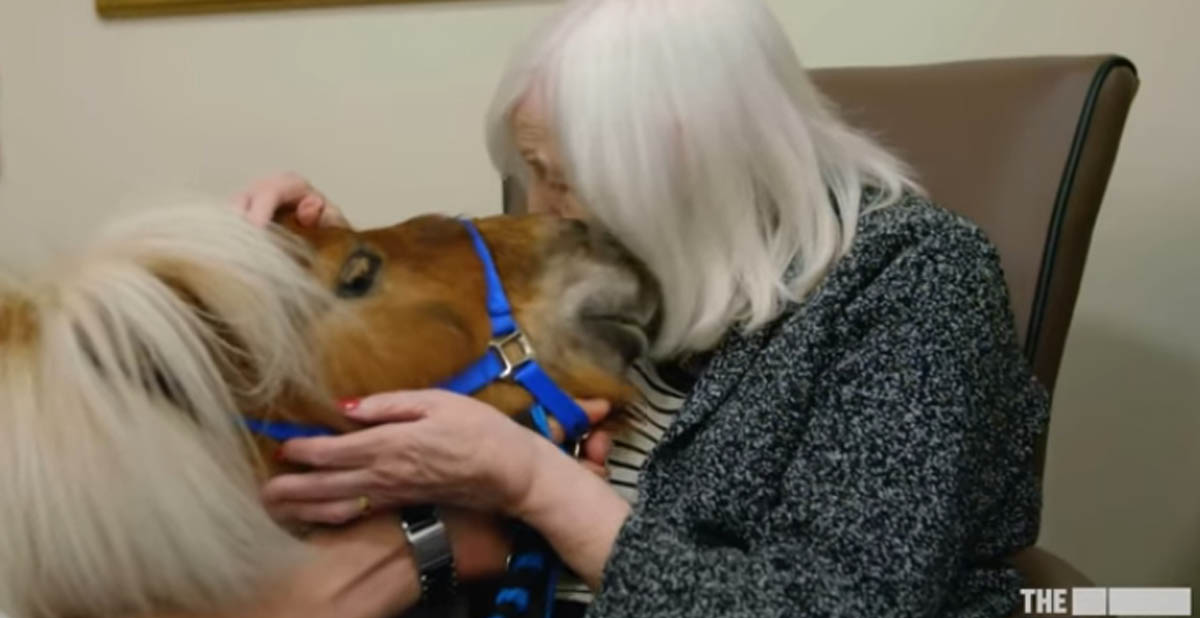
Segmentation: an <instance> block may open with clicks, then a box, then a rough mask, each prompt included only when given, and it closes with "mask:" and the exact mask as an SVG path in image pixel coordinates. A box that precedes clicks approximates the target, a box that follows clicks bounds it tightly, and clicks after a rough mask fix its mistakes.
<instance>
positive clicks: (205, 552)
mask: <svg viewBox="0 0 1200 618" xmlns="http://www.w3.org/2000/svg"><path fill="white" fill-rule="evenodd" d="M304 251H305V249H303V248H302V247H301V246H300V245H299V244H298V243H297V242H296V241H294V240H291V239H289V237H286V236H284V235H282V234H279V233H277V232H272V231H265V230H260V229H256V228H254V227H252V226H250V225H249V224H246V223H244V222H242V221H241V220H240V219H239V218H237V217H236V216H234V215H233V214H231V213H226V212H224V211H222V210H220V209H211V208H210V209H179V210H169V211H157V212H152V213H147V214H144V215H140V216H136V217H133V218H130V219H128V220H126V221H124V222H123V223H121V224H120V225H118V226H116V227H113V228H111V229H109V230H107V231H106V232H105V233H103V234H101V235H100V236H99V238H98V240H97V241H96V242H95V243H94V244H93V245H92V246H90V247H88V248H86V249H84V250H83V251H82V252H80V253H78V254H77V255H76V256H75V257H74V258H72V259H71V260H70V261H69V262H67V263H64V264H61V265H59V266H58V267H57V268H54V269H51V270H47V271H45V272H43V273H42V274H41V275H40V276H36V277H33V278H26V279H23V280H19V281H17V280H11V279H9V280H3V279H0V614H3V613H5V612H7V613H9V614H10V615H11V616H13V618H43V617H46V618H55V617H59V616H118V615H138V614H144V613H148V612H150V611H152V610H153V611H162V610H164V609H171V610H185V611H206V610H211V609H212V608H215V607H218V606H222V605H228V604H230V603H233V602H237V601H238V600H240V599H244V598H245V597H246V596H247V595H248V594H249V593H250V592H251V591H252V590H254V589H255V588H256V587H257V586H258V585H259V584H260V583H261V581H262V579H263V578H264V577H269V576H271V575H273V574H278V573H279V570H280V569H282V568H285V567H286V565H287V564H288V563H289V562H291V561H292V560H293V559H294V558H296V557H297V552H298V551H302V549H301V545H300V544H299V542H298V541H296V540H294V539H293V538H292V537H290V536H289V535H288V534H287V533H285V532H284V531H283V530H281V529H280V528H279V527H278V526H277V525H276V524H275V523H274V522H273V521H271V519H270V518H269V517H268V516H267V515H266V513H265V512H264V511H263V509H262V507H261V505H260V503H259V501H258V491H257V488H256V484H255V475H254V466H253V464H252V462H251V461H250V460H249V459H248V458H247V456H246V454H247V452H248V448H247V447H248V446H249V443H248V438H247V436H246V433H245V431H244V429H242V427H241V426H240V424H239V422H238V418H237V416H236V415H237V414H238V413H239V411H243V410H248V409H255V408H259V407H262V406H267V405H269V403H270V402H271V401H273V400H275V399H276V398H277V397H279V396H280V395H281V394H283V393H285V392H289V391H295V390H296V389H299V390H305V389H311V388H315V387H314V386H313V385H315V384H317V383H318V382H317V380H315V379H314V376H315V373H314V370H313V365H314V363H313V360H312V356H313V355H312V351H311V350H310V346H309V344H308V334H307V333H308V325H309V324H310V322H311V320H313V319H314V318H315V317H316V316H317V315H318V314H320V313H321V312H323V311H325V310H326V308H328V306H329V297H328V296H327V294H326V293H325V292H323V291H322V290H321V289H320V288H318V286H317V285H316V283H315V281H314V280H313V279H312V278H311V277H309V276H308V275H307V274H306V273H305V272H304V270H303V269H302V267H301V265H300V264H301V262H302V261H303V260H304V259H305V257H306V256H305V253H304ZM235 376H246V378H245V379H240V380H239V379H235V378H234V377H235ZM231 381H232V382H234V383H233V384H231V383H230V382H231Z"/></svg>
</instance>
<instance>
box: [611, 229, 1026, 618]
mask: <svg viewBox="0 0 1200 618" xmlns="http://www.w3.org/2000/svg"><path fill="white" fill-rule="evenodd" d="M845 312H847V313H854V314H856V315H862V316H869V317H866V318H862V319H858V321H857V322H855V324H856V327H855V328H851V329H848V330H847V332H846V333H845V335H844V337H842V338H841V339H842V340H843V342H844V345H843V344H842V343H839V344H838V346H837V349H836V350H835V352H834V353H833V354H831V361H830V362H829V363H828V365H827V366H826V369H825V370H823V371H822V373H821V376H820V379H818V380H813V381H811V382H813V384H809V385H806V386H803V388H808V389H811V390H810V392H811V397H807V398H805V401H807V402H809V403H808V404H807V409H804V410H793V409H778V410H775V411H772V412H773V413H778V414H781V415H797V414H800V415H804V414H807V415H808V416H807V418H808V420H807V422H806V425H805V426H806V427H807V428H808V429H806V431H805V437H804V438H803V439H802V440H800V442H799V444H798V447H797V449H796V451H797V452H796V453H795V454H794V460H793V461H792V462H791V463H790V464H789V465H787V466H786V471H785V472H784V474H783V476H782V478H769V479H766V478H762V479H756V480H754V481H750V482H759V483H762V484H763V485H764V486H772V487H774V486H778V487H779V488H780V489H779V496H780V498H779V499H778V501H777V503H776V506H775V507H774V508H773V509H772V510H771V511H770V512H768V513H766V514H765V516H764V518H763V520H762V521H761V522H755V523H756V525H757V526H759V527H761V529H762V530H763V531H764V532H763V534H762V538H760V539H755V540H754V541H752V542H749V543H746V542H735V543H730V542H727V540H726V539H722V538H721V537H720V535H714V534H713V533H712V531H711V530H705V529H703V526H698V525H695V524H694V523H693V522H688V521H685V520H683V519H680V518H673V517H672V516H671V515H670V514H669V513H666V514H664V513H662V512H657V513H653V514H652V513H649V512H646V511H645V510H643V509H635V511H634V513H633V514H632V515H631V516H630V518H629V520H628V521H627V522H626V524H625V526H624V528H623V529H622V531H621V533H620V535H619V537H618V539H617V542H616V545H615V547H614V550H613V554H612V556H611V558H610V560H609V563H608V565H607V568H606V571H605V579H604V582H603V586H602V589H601V591H600V593H599V595H598V597H597V599H596V602H595V603H594V605H593V606H592V608H591V610H590V613H589V616H592V617H593V618H626V617H629V618H634V617H636V618H668V617H671V618H673V617H683V616H689V617H690V616H704V617H706V618H716V617H726V616H728V617H732V616H739V617H741V616H744V617H747V618H750V617H753V618H764V617H768V616H798V617H804V616H814V617H815V616H846V617H851V616H853V617H861V616H874V617H888V616H929V617H933V616H944V615H978V616H984V615H993V616H1000V615H1007V612H1009V611H1011V610H1012V609H1013V608H1014V607H1015V604H1016V602H1017V600H1018V598H1019V596H1018V592H1017V588H1018V587H1019V583H1018V582H1019V580H1018V579H1017V577H1016V574H1015V572H1013V571H1012V569H1011V568H1009V567H1007V566H1006V565H1004V564H1003V562H1002V561H1001V560H1000V559H999V558H1000V557H1002V555H1003V554H1004V553H1007V552H1008V551H1011V548H1012V545H1013V539H1014V538H1016V539H1018V541H1017V543H1018V544H1029V543H1032V541H1033V540H1034V539H1035V537H1036V529H1037V510H1038V508H1039V497H1038V496H1039V492H1038V488H1037V483H1036V481H1035V477H1034V473H1033V463H1032V460H1033V445H1034V442H1035V440H1036V436H1037V434H1038V433H1039V432H1040V431H1041V429H1042V427H1043V424H1044V421H1045V414H1046V408H1047V401H1046V395H1045V392H1044V390H1043V389H1042V388H1041V387H1040V386H1039V385H1038V384H1037V383H1036V381H1035V380H1034V379H1033V377H1032V373H1031V371H1030V369H1029V368H1028V365H1027V364H1026V362H1025V360H1024V358H1023V356H1022V355H1021V353H1020V350H1019V348H1018V346H1017V343H1016V338H1015V336H1014V334H1013V326H1012V318H1011V314H1010V312H1009V308H1008V298H1007V292H1006V288H1005V284H1004V278H1003V274H1002V272H1001V270H1000V267H999V263H998V259H997V256H996V253H995V250H994V249H993V248H992V247H991V245H990V244H988V243H987V241H986V240H985V239H984V238H983V237H982V234H980V233H979V232H978V231H977V230H975V229H974V228H966V227H965V226H964V227H963V228H960V229H956V230H952V231H951V232H950V236H949V237H947V236H945V235H942V236H939V237H936V238H933V239H931V240H930V241H929V242H923V243H920V244H917V245H915V246H913V247H910V248H909V249H908V250H906V251H904V252H902V253H901V254H900V255H897V256H896V257H895V259H894V260H892V262H891V263H890V264H889V265H888V266H887V268H885V269H884V271H883V272H882V273H880V274H879V275H878V277H876V278H874V279H873V282H872V283H870V284H869V285H867V286H865V287H864V288H863V289H862V290H861V292H860V293H859V294H858V295H857V296H856V297H855V298H853V299H850V300H849V301H848V302H847V303H846V305H845ZM797 388H801V386H799V385H798V386H797ZM712 465H715V466H719V465H720V464H719V463H714V464H712ZM997 586H1001V587H1004V588H1006V589H1011V590H1012V602H1011V604H1009V603H1008V602H1007V601H1004V600H1003V598H1001V600H999V601H997V596H996V595H990V596H989V595H978V594H973V591H976V590H981V589H989V590H995V589H996V588H997ZM1003 596H1005V595H1001V597H1003ZM981 599H990V600H981ZM981 603H985V604H986V603H990V604H991V605H992V606H991V607H981V606H980V604H981ZM1001 605H1003V606H1001Z"/></svg>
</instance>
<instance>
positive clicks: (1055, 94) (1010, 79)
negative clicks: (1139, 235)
mask: <svg viewBox="0 0 1200 618" xmlns="http://www.w3.org/2000/svg"><path fill="white" fill-rule="evenodd" d="M810 75H811V77H812V79H813V81H814V82H816V84H817V86H818V88H820V89H821V90H822V91H823V92H824V93H825V94H826V96H828V97H829V99H831V100H832V101H833V102H834V104H835V105H836V106H837V107H839V108H840V110H841V112H842V115H843V116H844V117H845V118H846V119H847V120H848V121H849V122H850V123H851V124H852V125H854V126H857V127H860V128H862V129H865V130H867V131H869V132H870V133H871V134H872V135H874V136H875V137H877V138H878V139H879V140H880V141H881V142H882V143H883V144H885V145H887V146H888V147H889V148H891V149H892V150H893V151H894V152H896V153H897V154H898V155H900V156H901V157H902V158H903V159H904V160H906V161H908V162H909V164H911V165H912V167H913V169H914V170H915V171H916V173H917V176H918V180H919V181H920V182H921V184H922V185H923V186H924V187H925V189H926V190H927V191H928V192H929V194H930V196H931V197H932V198H933V199H934V200H935V201H936V202H938V203H940V204H942V205H943V206H945V207H947V208H949V209H951V210H954V211H956V212H959V213H961V214H963V215H965V216H966V217H968V218H970V219H971V220H973V221H975V222H976V223H977V224H978V225H979V226H980V227H982V228H983V230H984V231H985V232H986V233H987V234H988V236H989V237H990V238H991V240H992V242H993V243H995V244H996V246H997V247H998V248H999V250H1000V256H1001V261H1002V263H1003V266H1004V271H1005V276H1006V279H1007V281H1008V286H1009V291H1010V294H1011V297H1012V304H1013V314H1014V316H1015V319H1016V324H1017V332H1018V334H1019V336H1020V338H1021V342H1022V345H1023V346H1024V349H1025V352H1026V354H1027V355H1028V357H1029V358H1030V360H1031V362H1032V364H1033V368H1034V372H1035V373H1036V374H1037V376H1038V378H1039V379H1040V380H1041V381H1042V383H1043V384H1045V386H1046V388H1047V389H1050V390H1051V391H1053V389H1054V383H1055V379H1056V377H1057V376H1058V367H1059V361H1060V360H1061V359H1062V351H1063V344H1064V342H1065V340H1066V336H1067V328H1068V326H1069V324H1070V321H1071V314H1072V313H1073V311H1074V309H1075V299H1076V297H1077V296H1078V293H1079V282H1080V279H1081V277H1082V275H1083V266H1084V261H1085V259H1086V257H1087V251H1088V245H1089V244H1090V242H1091V235H1092V227H1093V225H1094V224H1095V221H1096V214H1097V213H1098V212H1099V209H1100V202H1101V200H1102V198H1103V197H1104V189H1105V187H1106V186H1107V184H1108V176H1109V172H1110V171H1111V170H1112V165H1113V160H1114V159H1115V158H1116V154H1117V146H1118V144H1119V143H1120V138H1121V131H1122V129H1123V128H1124V126H1125V117H1126V115H1127V113H1128V111H1129V107H1130V104H1131V103H1132V101H1133V96H1134V93H1135V92H1136V91H1137V86H1138V78H1137V73H1136V70H1135V69H1134V67H1133V64H1132V63H1130V62H1129V61H1128V60H1126V59H1124V58H1121V57H1118V56H1090V57H1042V58H1017V59H998V60H978V61H967V62H953V63H946V64H932V65H921V66H893V67H856V68H832V69H817V70H813V71H811V72H810ZM518 192H519V188H518V187H517V186H516V184H515V183H512V182H507V183H505V192H504V201H505V210H506V212H516V211H518V210H519V209H520V208H521V204H523V201H524V200H523V198H522V196H520V195H519V193H518ZM1042 452H1044V449H1041V448H1039V457H1040V456H1041V453H1042ZM1040 467H1041V466H1040V462H1039V469H1040Z"/></svg>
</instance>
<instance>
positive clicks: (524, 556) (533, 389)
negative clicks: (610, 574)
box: [243, 219, 589, 618]
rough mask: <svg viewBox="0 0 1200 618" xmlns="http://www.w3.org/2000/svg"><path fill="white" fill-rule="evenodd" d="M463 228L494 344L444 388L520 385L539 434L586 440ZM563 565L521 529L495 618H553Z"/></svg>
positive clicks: (271, 429) (262, 425) (284, 435)
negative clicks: (556, 432)
mask: <svg viewBox="0 0 1200 618" xmlns="http://www.w3.org/2000/svg"><path fill="white" fill-rule="evenodd" d="M461 223H462V224H463V227H465V228H466V229H467V232H468V233H469V234H470V235H471V242H472V244H473V245H474V247H475V253H476V255H478V256H479V261H480V263H481V264H482V266H483V277H484V282H485V285H486V290H487V295H486V303H487V312H488V317H489V319H490V320H491V326H492V339H491V341H490V342H489V343H488V347H487V350H486V351H485V352H484V353H483V356H482V357H480V358H479V360H477V361H475V362H474V363H472V364H471V365H470V366H468V367H467V368H466V369H464V370H463V371H462V372H460V373H459V374H458V375H456V376H454V377H453V378H450V379H449V380H446V381H445V382H442V383H441V384H440V385H439V387H440V388H442V389H445V390H448V391H452V392H455V393H458V394H460V395H472V394H474V393H476V392H478V391H479V390H481V389H483V388H484V387H486V386H488V385H490V384H494V383H496V382H503V381H508V382H513V383H516V384H519V385H521V386H522V387H524V388H525V390H527V391H529V394H530V395H532V396H533V400H534V404H533V407H532V408H530V410H529V413H530V417H531V418H532V419H533V424H534V426H535V427H536V428H537V430H538V432H539V433H541V434H542V435H543V436H545V437H546V438H547V439H549V438H550V437H551V436H550V423H549V419H548V418H547V413H549V415H550V416H553V417H554V419H555V420H557V421H558V423H559V425H562V428H563V432H564V434H565V443H568V444H569V443H572V442H575V441H577V440H578V439H579V438H581V437H582V436H583V435H584V434H585V433H587V430H588V428H589V423H588V418H587V415H586V414H585V413H584V412H583V409H582V408H580V407H579V404H577V403H575V400H574V399H572V398H571V397H570V396H569V395H567V394H566V392H564V391H563V390H562V389H561V388H559V386H558V385H557V384H555V383H554V380H553V379H551V378H550V375H549V374H547V373H546V371H545V370H544V369H542V366H541V365H540V364H538V362H537V359H536V358H535V355H534V351H533V346H532V345H531V344H530V343H529V338H528V337H526V336H525V333H524V332H523V331H522V330H521V327H520V326H518V325H517V321H516V319H515V318H514V317H513V312H512V305H511V304H510V303H509V302H508V296H507V295H506V294H505V293H504V285H503V284H502V282H501V280H500V273H499V271H497V270H496V262H495V260H493V259H492V253H491V252H490V251H488V248H487V244H486V243H485V242H484V241H483V236H482V235H480V233H479V230H478V229H477V228H476V227H475V224H474V223H472V222H471V221H468V220H466V219H462V220H461ZM243 422H244V423H245V426H246V428H247V429H248V430H250V432H251V433H254V434H257V435H260V436H263V437H265V438H269V439H271V440H275V441H278V442H285V441H287V440H291V439H293V438H312V437H318V436H329V435H334V432H333V431H330V430H329V429H328V428H326V427H321V426H318V425H305V424H300V423H293V422H290V421H282V420H263V419H257V418H249V417H245V418H243ZM558 571H559V564H558V562H557V559H556V558H555V557H554V556H553V551H551V548H550V547H549V546H548V545H547V544H546V542H545V540H543V539H541V538H540V537H539V536H538V535H537V534H536V533H535V532H534V531H532V530H530V529H529V528H527V527H525V526H518V528H517V530H516V535H515V538H514V540H513V554H512V559H511V560H510V561H509V567H508V573H507V574H506V576H505V580H504V585H503V587H502V588H500V591H499V592H498V593H497V595H496V599H495V607H496V611H495V612H494V613H493V618H504V617H506V616H514V615H516V616H523V615H528V614H529V613H530V611H531V610H536V609H538V608H539V607H540V608H542V609H543V615H544V616H550V614H551V610H552V608H553V605H554V588H555V585H556V583H557V581H558ZM537 588H540V589H542V590H543V595H542V597H541V598H534V597H533V596H532V594H531V590H534V589H537Z"/></svg>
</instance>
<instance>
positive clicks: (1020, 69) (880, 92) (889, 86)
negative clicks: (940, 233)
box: [811, 56, 1138, 588]
mask: <svg viewBox="0 0 1200 618" xmlns="http://www.w3.org/2000/svg"><path fill="white" fill-rule="evenodd" d="M811 75H812V77H813V79H814V81H816V83H817V85H818V87H819V88H821V90H823V91H824V92H825V94H826V95H827V96H829V97H830V98H831V99H832V100H833V101H834V102H835V103H836V104H837V105H838V106H839V107H840V108H841V111H842V114H843V116H844V117H845V118H846V119H847V120H848V121H849V122H850V123H851V124H853V125H855V126H858V127H861V128H863V129H867V130H869V131H871V132H872V134H874V135H875V136H876V137H877V138H878V139H879V140H881V141H882V142H883V143H884V144H887V145H888V146H889V147H891V149H892V150H893V151H894V152H896V153H897V154H899V155H900V156H901V157H902V158H904V159H905V160H906V161H908V162H909V163H910V164H911V165H912V166H913V168H914V169H915V170H916V172H917V175H918V177H919V180H920V182H921V183H922V185H924V187H925V188H926V189H927V190H928V191H929V194H930V195H931V196H932V197H933V198H934V199H935V200H936V201H937V202H938V203H940V204H942V205H943V206H945V207H947V208H949V209H951V210H954V211H957V212H959V213H961V214H963V215H965V216H967V217H969V218H970V219H972V220H973V221H975V222H976V223H977V224H978V225H979V226H980V227H982V228H983V229H984V231H986V232H987V234H988V236H989V237H990V238H991V240H992V242H993V243H995V244H996V246H997V247H998V248H999V249H1000V256H1001V261H1002V263H1003V266H1004V272H1005V277H1006V279H1007V280H1008V286H1009V292H1010V294H1011V297H1012V304H1013V314H1014V316H1015V319H1016V324H1017V332H1018V335H1019V336H1020V337H1021V341H1022V344H1023V345H1024V347H1025V353H1026V354H1027V355H1028V357H1029V358H1030V360H1031V361H1032V363H1033V368H1034V372H1035V373H1036V374H1037V377H1038V379H1040V380H1041V381H1042V383H1043V384H1044V385H1045V386H1046V388H1047V389H1049V390H1050V392H1051V393H1053V392H1054V382H1055V379H1056V378H1057V376H1058V367H1059V362H1060V361H1061V360H1062V352H1063V343H1064V342H1065V340H1066V337H1067V328H1068V327H1069V325H1070V322H1071V314H1072V313H1073V311H1074V309H1075V299H1076V297H1077V296H1078V294H1079V282H1080V278H1081V277H1082V275H1083V266H1084V262H1085V260H1086V258H1087V251H1088V245H1089V243H1090V242H1091V238H1092V227H1093V225H1094V224H1095V222H1096V214H1097V213H1098V212H1099V210H1100V203H1101V201H1102V198H1103V197H1104V189H1105V187H1106V186H1107V184H1108V176H1109V172H1110V171H1111V170H1112V165H1113V160H1114V159H1115V158H1116V155H1117V146H1118V144H1119V143H1120V139H1121V131H1122V129H1123V128H1124V126H1125V117H1126V115H1127V113H1128V111H1129V107H1130V104H1131V103H1132V102H1133V96H1134V93H1135V92H1136V91H1137V86H1138V77H1137V72H1136V70H1135V69H1134V66H1133V64H1132V63H1130V62H1129V61H1128V60H1126V59H1125V58H1121V57H1118V56H1091V57H1053V58H1021V59H1004V60H981V61H970V62H954V63H949V64H935V65H925V66H907V67H881V68H844V69H842V68H838V69H821V70H816V71H813V72H812V73H811ZM1045 447H1046V442H1045V438H1044V437H1043V439H1042V442H1041V444H1039V445H1038V451H1037V452H1038V464H1037V465H1038V471H1039V474H1040V472H1041V469H1042V467H1043V465H1044V462H1045ZM1013 562H1014V563H1015V564H1016V565H1017V566H1018V568H1020V569H1021V571H1022V573H1023V574H1024V575H1025V577H1026V580H1027V581H1028V583H1029V586H1030V587H1035V588H1069V587H1072V586H1086V585H1089V582H1088V580H1087V578H1086V577H1084V576H1083V575H1082V574H1081V573H1079V572H1078V571H1077V570H1075V569H1074V568H1072V567H1071V566H1070V565H1069V564H1067V563H1066V562H1065V561H1063V560H1061V559H1059V558H1058V557H1056V556H1054V555H1052V554H1050V553H1049V552H1046V551H1043V550H1040V549H1037V548H1034V549H1031V550H1028V551H1026V552H1023V553H1022V554H1020V555H1018V556H1016V557H1015V558H1014V560H1013Z"/></svg>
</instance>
